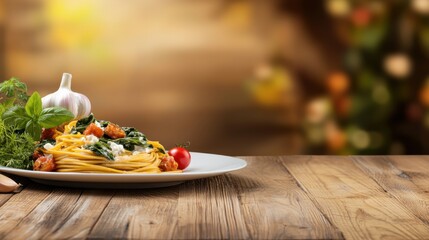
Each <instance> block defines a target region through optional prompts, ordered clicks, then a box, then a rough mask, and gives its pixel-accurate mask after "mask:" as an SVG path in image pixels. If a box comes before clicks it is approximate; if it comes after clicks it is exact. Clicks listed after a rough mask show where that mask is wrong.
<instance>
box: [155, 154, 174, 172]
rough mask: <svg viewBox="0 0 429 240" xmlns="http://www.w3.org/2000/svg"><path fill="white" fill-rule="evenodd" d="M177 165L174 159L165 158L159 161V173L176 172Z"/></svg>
mask: <svg viewBox="0 0 429 240" xmlns="http://www.w3.org/2000/svg"><path fill="white" fill-rule="evenodd" d="M177 167H178V164H177V162H176V161H174V158H173V157H171V156H167V157H164V158H162V159H161V163H160V164H159V168H160V169H161V171H163V172H166V171H175V170H177Z"/></svg>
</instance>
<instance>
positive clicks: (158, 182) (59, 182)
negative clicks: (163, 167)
mask: <svg viewBox="0 0 429 240" xmlns="http://www.w3.org/2000/svg"><path fill="white" fill-rule="evenodd" d="M191 156H192V162H191V164H190V165H189V167H188V168H186V170H183V171H182V172H161V173H131V174H112V173H84V172H44V171H33V170H24V169H16V168H10V167H0V172H4V173H9V174H13V175H17V176H22V177H27V178H30V179H31V180H33V181H35V182H38V183H42V184H47V185H53V186H63V187H79V188H153V187H168V186H173V185H178V184H180V183H183V182H185V181H189V180H196V179H201V178H207V177H213V176H217V175H221V174H224V173H228V172H232V171H236V170H239V169H242V168H244V167H245V166H246V165H247V163H246V161H245V160H242V159H240V158H236V157H230V156H225V155H218V154H209V153H200V152H191Z"/></svg>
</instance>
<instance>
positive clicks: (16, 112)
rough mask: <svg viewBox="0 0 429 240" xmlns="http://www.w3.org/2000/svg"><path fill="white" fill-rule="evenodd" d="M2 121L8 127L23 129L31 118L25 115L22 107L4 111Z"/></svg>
mask: <svg viewBox="0 0 429 240" xmlns="http://www.w3.org/2000/svg"><path fill="white" fill-rule="evenodd" d="M2 119H3V121H4V122H5V123H6V124H7V125H10V126H16V127H17V128H18V129H24V128H25V127H26V125H27V122H28V121H30V120H31V117H30V116H28V115H27V112H26V111H25V109H24V107H22V106H13V107H11V108H9V109H8V110H6V111H5V112H4V113H3V115H2Z"/></svg>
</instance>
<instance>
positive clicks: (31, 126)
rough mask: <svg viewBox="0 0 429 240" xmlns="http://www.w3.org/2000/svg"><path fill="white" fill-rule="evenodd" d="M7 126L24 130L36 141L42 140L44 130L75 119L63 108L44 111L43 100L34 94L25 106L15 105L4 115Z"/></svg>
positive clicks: (36, 93) (37, 94)
mask: <svg viewBox="0 0 429 240" xmlns="http://www.w3.org/2000/svg"><path fill="white" fill-rule="evenodd" d="M2 118H3V121H4V122H5V123H6V124H9V125H13V126H16V127H17V129H24V130H25V132H27V133H28V134H29V135H30V136H31V137H32V138H33V139H34V140H35V141H38V140H40V135H41V133H42V129H43V128H53V127H56V126H58V125H60V124H62V123H64V122H67V121H70V120H72V119H73V118H74V115H73V113H72V112H70V111H69V110H67V109H65V108H61V107H49V108H45V109H43V107H42V98H41V97H40V95H39V93H38V92H34V93H33V94H32V95H31V97H30V98H29V99H28V101H27V103H26V104H25V106H20V105H15V106H13V107H11V108H9V109H8V110H6V111H5V112H4V113H3V116H2Z"/></svg>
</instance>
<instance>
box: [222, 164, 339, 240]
mask: <svg viewBox="0 0 429 240" xmlns="http://www.w3.org/2000/svg"><path fill="white" fill-rule="evenodd" d="M245 159H246V160H247V162H248V166H247V167H246V168H245V169H242V170H240V171H238V172H235V173H232V174H228V175H227V177H228V181H227V182H230V183H232V184H233V185H234V187H235V189H237V193H238V198H239V199H240V204H241V214H242V217H243V218H244V219H245V221H246V225H247V229H248V232H249V236H251V238H255V239H285V238H288V239H341V238H343V236H342V234H341V232H340V231H339V230H338V229H337V228H336V227H335V226H333V225H331V223H330V222H329V221H328V220H327V219H326V218H325V217H324V216H323V214H322V213H321V212H320V211H319V209H317V207H316V206H315V205H314V204H313V202H312V201H311V199H310V198H309V197H308V196H307V194H306V193H305V192H304V191H303V190H302V189H301V188H300V187H299V186H298V185H297V182H296V181H295V179H293V177H292V176H291V175H290V174H289V173H288V171H287V170H286V168H285V167H284V166H282V164H280V162H279V161H280V158H279V157H246V158H245Z"/></svg>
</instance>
